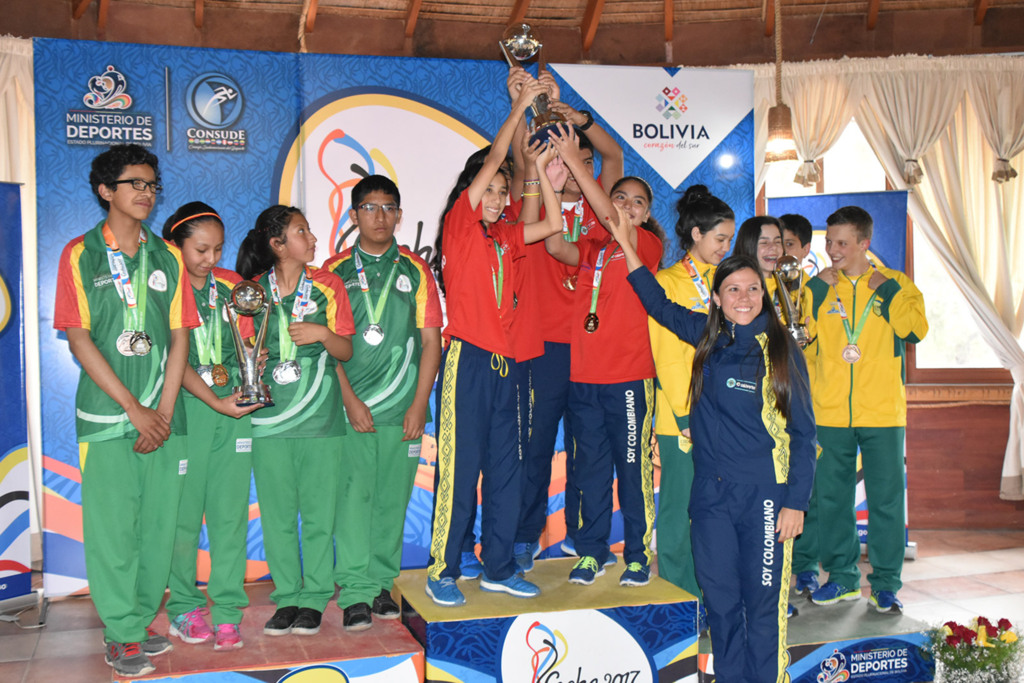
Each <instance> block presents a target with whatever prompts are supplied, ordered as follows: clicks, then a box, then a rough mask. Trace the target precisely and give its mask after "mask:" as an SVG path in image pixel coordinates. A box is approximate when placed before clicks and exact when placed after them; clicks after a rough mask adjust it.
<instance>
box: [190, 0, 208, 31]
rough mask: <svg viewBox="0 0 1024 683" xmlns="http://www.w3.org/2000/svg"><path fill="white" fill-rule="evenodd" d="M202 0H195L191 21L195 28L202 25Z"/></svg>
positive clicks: (203, 7)
mask: <svg viewBox="0 0 1024 683" xmlns="http://www.w3.org/2000/svg"><path fill="white" fill-rule="evenodd" d="M205 9H206V8H205V6H204V0H196V16H195V20H194V21H193V23H194V24H195V27H196V28H202V27H203V13H204V11H205Z"/></svg>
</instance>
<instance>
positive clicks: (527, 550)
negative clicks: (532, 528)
mask: <svg viewBox="0 0 1024 683" xmlns="http://www.w3.org/2000/svg"><path fill="white" fill-rule="evenodd" d="M512 554H513V555H515V558H516V564H517V565H519V571H521V572H523V573H526V572H528V571H531V570H532V569H533V561H534V560H535V559H537V556H538V555H540V543H516V544H514V545H513V546H512Z"/></svg>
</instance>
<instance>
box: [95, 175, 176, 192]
mask: <svg viewBox="0 0 1024 683" xmlns="http://www.w3.org/2000/svg"><path fill="white" fill-rule="evenodd" d="M124 183H131V186H132V189H133V190H135V191H136V192H145V191H146V190H150V191H151V192H152V193H153V194H160V192H162V191H163V189H164V186H163V185H161V184H160V183H158V182H156V181H155V180H154V181H152V182H150V181H148V180H143V179H142V178H125V179H124V180H115V181H114V182H112V183H106V184H107V185H111V186H113V185H123V184H124Z"/></svg>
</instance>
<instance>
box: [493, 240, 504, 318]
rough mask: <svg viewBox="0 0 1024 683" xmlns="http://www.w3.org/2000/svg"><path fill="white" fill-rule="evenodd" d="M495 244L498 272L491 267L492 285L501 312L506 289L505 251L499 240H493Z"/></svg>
mask: <svg viewBox="0 0 1024 683" xmlns="http://www.w3.org/2000/svg"><path fill="white" fill-rule="evenodd" d="M491 241H492V242H494V253H495V254H497V255H498V272H497V273H495V272H494V266H491V284H492V285H494V298H495V299H496V300H497V301H498V310H499V311H500V310H501V295H502V291H503V290H504V289H505V262H504V261H503V260H502V257H503V256H504V255H505V250H504V249H502V248H501V247H500V246H499V245H498V240H496V239H494V238H493V237H492V238H491Z"/></svg>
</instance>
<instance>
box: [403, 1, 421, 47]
mask: <svg viewBox="0 0 1024 683" xmlns="http://www.w3.org/2000/svg"><path fill="white" fill-rule="evenodd" d="M422 6H423V0H410V2H409V11H408V12H407V13H406V15H405V37H406V38H412V34H413V33H415V32H416V20H417V19H419V16H420V7H422Z"/></svg>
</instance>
